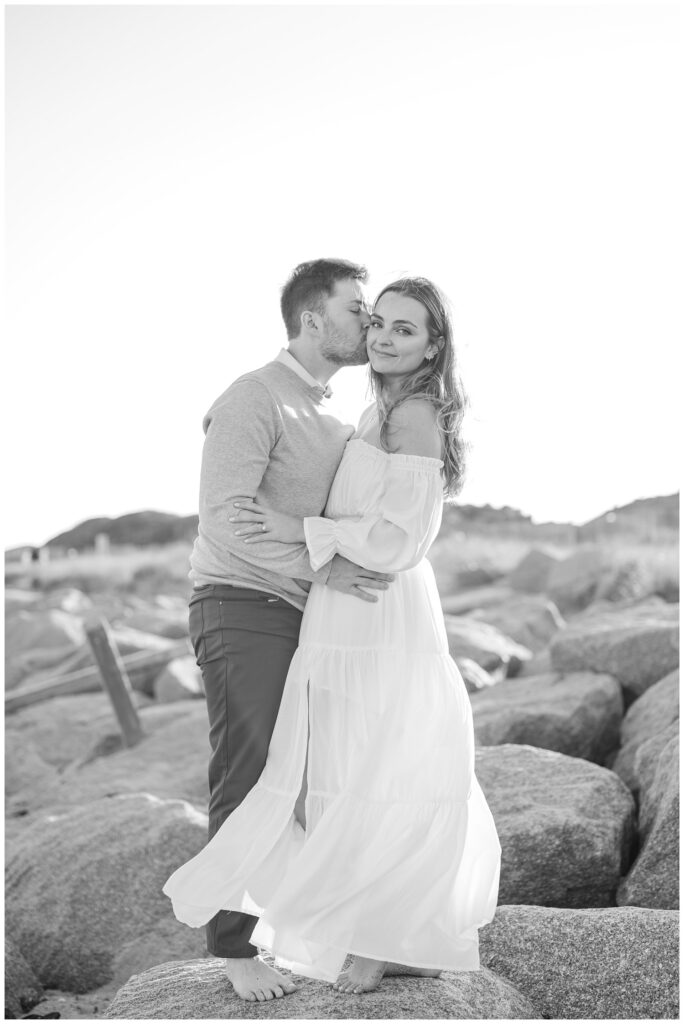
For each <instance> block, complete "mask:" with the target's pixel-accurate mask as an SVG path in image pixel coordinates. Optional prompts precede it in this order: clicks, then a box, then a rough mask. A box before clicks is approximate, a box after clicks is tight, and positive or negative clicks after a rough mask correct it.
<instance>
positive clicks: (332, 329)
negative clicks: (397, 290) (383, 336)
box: [321, 278, 370, 366]
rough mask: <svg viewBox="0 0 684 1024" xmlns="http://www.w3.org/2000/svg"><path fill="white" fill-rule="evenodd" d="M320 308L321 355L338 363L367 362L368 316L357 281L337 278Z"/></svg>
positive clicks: (363, 297)
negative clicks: (322, 309) (321, 309)
mask: <svg viewBox="0 0 684 1024" xmlns="http://www.w3.org/2000/svg"><path fill="white" fill-rule="evenodd" d="M323 307H324V312H323V313H322V314H321V316H322V319H323V328H324V330H323V336H322V338H321V355H323V356H324V357H325V358H326V359H327V360H329V362H331V363H337V365H338V366H362V365H363V364H364V363H367V362H368V353H367V351H366V332H367V331H368V325H369V323H370V316H369V314H368V307H367V304H366V298H365V296H364V294H363V289H362V288H361V285H360V283H359V282H358V281H356V280H354V279H353V278H345V279H344V280H342V281H337V282H336V283H335V288H334V290H333V293H332V295H330V296H328V298H326V299H325V300H324V302H323Z"/></svg>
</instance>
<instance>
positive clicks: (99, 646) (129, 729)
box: [85, 613, 144, 747]
mask: <svg viewBox="0 0 684 1024" xmlns="http://www.w3.org/2000/svg"><path fill="white" fill-rule="evenodd" d="M85 631H86V636H87V637H88V643H89V644H90V646H91V649H92V652H93V655H94V657H95V661H96V662H97V665H98V668H99V669H100V674H101V676H102V682H103V684H104V687H105V690H106V691H107V694H108V696H109V699H110V700H111V702H112V707H113V708H114V714H115V715H116V717H117V719H118V721H119V725H120V726H121V733H122V735H123V740H124V745H125V746H127V747H134V746H135V744H136V743H139V742H140V740H141V739H142V738H143V735H144V733H143V730H142V726H141V724H140V719H139V717H138V712H137V710H136V708H135V705H134V703H133V688H132V687H131V683H130V680H129V678H128V673H127V672H126V668H125V666H124V663H123V661H122V660H121V655H120V654H119V651H118V650H117V647H116V643H115V641H114V638H113V637H112V635H111V632H110V630H109V626H108V625H107V622H106V621H105V620H104V619H102V618H100V616H99V615H97V613H94V614H92V615H90V616H89V617H88V618H87V619H86V623H85Z"/></svg>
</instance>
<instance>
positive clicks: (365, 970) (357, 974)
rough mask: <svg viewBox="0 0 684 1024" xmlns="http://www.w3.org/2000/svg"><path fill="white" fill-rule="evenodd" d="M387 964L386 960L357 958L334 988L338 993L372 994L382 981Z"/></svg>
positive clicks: (343, 972) (342, 974) (341, 975)
mask: <svg viewBox="0 0 684 1024" xmlns="http://www.w3.org/2000/svg"><path fill="white" fill-rule="evenodd" d="M386 967H387V964H386V963H385V961H384V960H368V959H367V958H366V957H363V956H355V957H354V962H353V964H352V965H351V967H350V969H349V970H348V971H342V973H341V974H340V976H339V978H338V979H337V981H336V982H335V983H334V985H333V988H334V989H335V990H336V991H337V992H353V993H354V995H358V994H359V993H360V992H372V991H373V990H374V989H376V988H377V987H378V985H379V984H380V982H381V981H382V976H383V974H384V973H385V968H386Z"/></svg>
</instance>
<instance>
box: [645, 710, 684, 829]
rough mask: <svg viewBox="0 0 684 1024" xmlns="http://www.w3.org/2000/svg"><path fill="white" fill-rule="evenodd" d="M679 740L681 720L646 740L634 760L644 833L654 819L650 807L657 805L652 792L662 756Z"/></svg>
mask: <svg viewBox="0 0 684 1024" xmlns="http://www.w3.org/2000/svg"><path fill="white" fill-rule="evenodd" d="M678 738H679V719H677V721H676V722H672V723H671V724H670V725H668V727H667V729H663V731H662V732H659V733H656V735H655V736H651V738H650V740H644V742H643V743H642V744H641V746H640V747H639V749H638V750H637V754H636V758H635V759H634V776H635V778H636V795H637V800H639V801H640V804H641V811H640V820H641V831H642V832H644V833H645V832H646V831H648V825H647V824H646V823H647V822H649V823H650V821H652V818H653V814H652V813H651V811H650V810H649V805H650V808H653V807H654V806H656V803H657V801H656V802H654V801H653V800H652V799H651V797H650V792H651V786H652V785H653V781H654V779H655V777H656V773H657V771H658V765H659V764H660V755H661V754H662V752H663V750H664V749H665V747H666V746H667V745H668V744H669V743H670V742H671V741H672V740H673V739H678Z"/></svg>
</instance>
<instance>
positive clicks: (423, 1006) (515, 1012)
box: [105, 960, 538, 1020]
mask: <svg viewBox="0 0 684 1024" xmlns="http://www.w3.org/2000/svg"><path fill="white" fill-rule="evenodd" d="M295 981H296V984H297V985H298V989H297V991H296V992H293V993H292V995H289V996H283V997H281V998H280V999H272V1000H270V1001H269V1002H266V1003H250V1002H246V1001H244V1000H242V999H240V998H239V997H238V996H236V995H235V993H234V992H233V991H232V988H231V986H230V984H229V983H228V981H227V979H226V975H225V969H224V968H223V966H222V965H221V964H220V963H218V962H217V961H216V960H194V961H189V962H187V963H170V964H163V965H162V966H160V967H154V968H153V969H152V970H148V971H146V972H145V973H144V974H138V975H137V977H134V978H131V979H130V981H129V982H128V984H127V985H125V986H124V988H122V989H121V991H120V992H118V993H117V995H116V997H115V999H114V1000H113V1002H112V1003H111V1004H110V1006H109V1007H108V1009H107V1012H106V1014H105V1016H106V1017H107V1018H125V1019H127V1020H140V1019H149V1020H221V1019H223V1018H226V1019H228V1020H258V1019H264V1020H281V1019H286V1020H290V1019H292V1020H326V1019H331V1020H350V1019H351V1020H376V1019H380V1020H397V1019H400V1020H405V1019H406V1018H407V1017H408V1018H410V1019H412V1020H473V1019H475V1020H497V1019H498V1020H500V1019H505V1020H519V1019H536V1018H537V1017H538V1012H537V1010H536V1008H535V1006H534V1005H533V1004H532V1003H531V1002H530V1001H529V1000H528V999H526V998H525V997H524V996H522V995H521V994H520V993H519V992H518V991H517V990H516V989H515V987H514V986H513V985H511V983H510V982H508V981H505V980H504V979H502V978H499V977H497V976H496V974H493V973H492V972H491V971H489V970H487V969H486V968H484V969H482V970H480V971H471V972H460V973H458V974H457V973H455V972H452V971H445V972H443V974H442V976H441V977H440V978H415V977H414V978H410V977H391V978H383V980H382V982H381V983H380V986H379V987H378V988H377V989H376V991H375V992H366V993H364V994H363V995H359V996H354V995H346V994H345V993H343V992H336V991H335V990H334V989H333V987H332V985H329V984H328V983H327V982H321V981H313V980H311V979H310V978H296V979H295Z"/></svg>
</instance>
